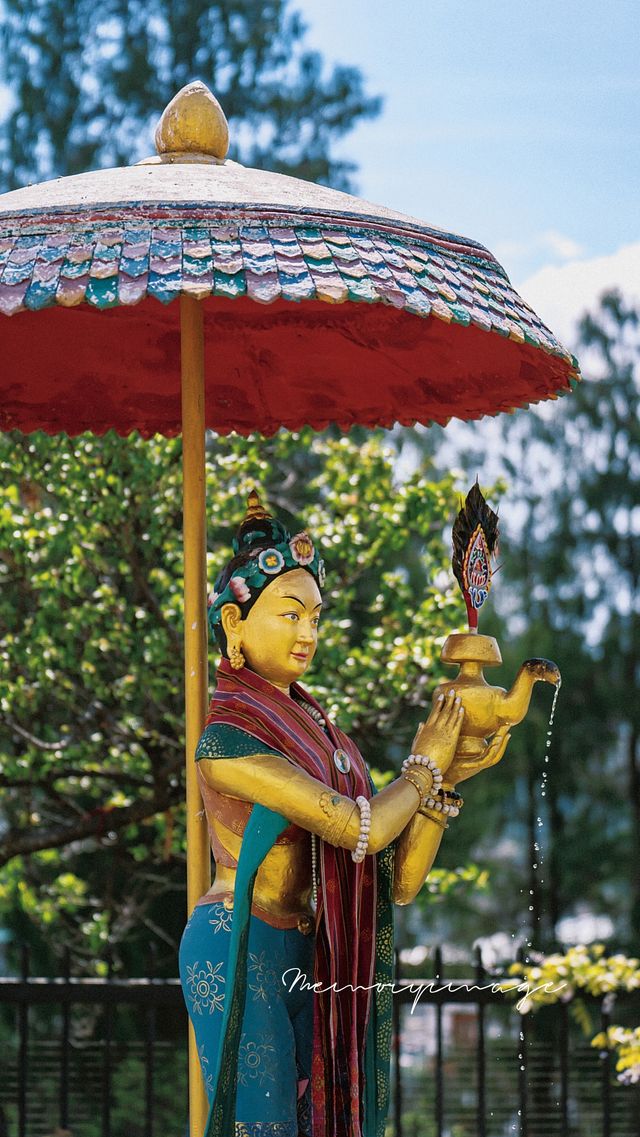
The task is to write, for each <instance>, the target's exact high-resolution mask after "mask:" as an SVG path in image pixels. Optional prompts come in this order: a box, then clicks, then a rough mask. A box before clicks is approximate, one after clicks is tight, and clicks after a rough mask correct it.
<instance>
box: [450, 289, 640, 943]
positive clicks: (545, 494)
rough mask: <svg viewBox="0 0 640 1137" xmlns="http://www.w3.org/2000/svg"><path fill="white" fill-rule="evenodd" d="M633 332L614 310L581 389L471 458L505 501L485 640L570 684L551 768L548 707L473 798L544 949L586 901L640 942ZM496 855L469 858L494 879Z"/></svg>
mask: <svg viewBox="0 0 640 1137" xmlns="http://www.w3.org/2000/svg"><path fill="white" fill-rule="evenodd" d="M638 319H639V316H638V313H637V312H636V311H635V310H634V309H633V308H632V307H629V306H628V305H627V304H625V302H624V300H623V299H622V297H621V296H620V295H618V294H617V293H611V294H608V295H605V296H604V297H603V298H602V300H601V303H600V305H599V308H598V309H597V310H596V311H595V312H594V313H592V314H590V315H587V316H585V317H584V319H583V320H582V321H581V323H580V327H579V342H580V348H581V350H579V352H578V354H579V356H581V357H582V359H583V367H584V370H585V373H586V376H587V377H586V378H585V379H584V381H583V382H582V383H581V384H580V385H579V386H577V387H576V388H575V390H574V391H573V392H572V394H571V395H570V396H568V397H567V398H565V399H563V400H562V401H561V402H559V403H556V404H553V405H550V406H548V407H545V408H544V409H542V410H541V411H540V412H536V413H534V414H532V413H531V412H527V413H525V412H519V413H517V414H516V415H514V416H513V417H512V418H508V419H507V418H505V419H503V420H502V421H501V422H500V423H496V424H493V425H492V433H491V438H490V441H489V442H488V443H487V444H486V447H482V448H477V447H476V448H475V450H474V453H473V454H470V453H467V454H466V455H465V462H466V463H467V464H468V465H469V466H470V468H479V469H483V468H485V469H486V468H490V469H491V470H492V472H493V473H494V474H495V473H501V474H502V475H503V476H504V477H505V479H506V481H507V483H508V485H509V494H508V498H507V504H506V506H505V510H504V525H503V530H504V533H503V537H504V539H503V542H502V554H501V559H502V561H503V562H504V567H503V570H502V572H501V573H500V574H499V576H498V577H497V578H496V587H495V593H494V596H495V601H496V605H497V609H498V611H497V613H495V612H494V614H493V615H492V617H491V618H490V619H489V620H488V621H485V622H484V624H483V630H486V631H493V632H494V633H495V634H496V635H497V636H498V638H499V641H500V643H501V645H502V646H503V655H504V656H505V663H506V664H507V667H508V673H511V674H512V673H513V670H515V667H516V665H517V663H518V662H520V661H521V660H522V659H524V658H525V657H526V656H533V655H541V656H548V657H550V658H552V659H554V660H555V661H556V662H557V663H558V664H559V666H560V668H561V671H562V674H563V687H562V691H561V694H560V699H559V702H558V711H557V715H556V723H555V730H554V734H553V737H552V740H551V750H550V753H549V762H548V763H546V762H545V760H544V755H545V746H544V739H545V729H546V715H545V712H544V709H543V708H544V705H545V704H544V700H542V699H541V698H540V697H538V698H537V699H536V700H535V702H534V707H533V710H532V713H530V715H529V717H528V719H527V721H526V722H525V723H524V724H523V725H522V726H520V727H519V728H518V729H517V731H514V734H513V738H512V740H511V743H510V745H509V751H508V754H507V757H506V758H505V760H504V762H503V763H502V764H501V766H500V767H498V768H497V769H496V770H495V771H494V772H493V773H492V776H491V779H486V780H485V779H478V780H477V783H474V785H473V787H472V789H471V790H470V792H469V794H468V795H467V796H468V797H469V799H470V801H471V799H472V800H473V815H474V818H475V817H476V815H477V813H478V811H479V812H482V811H483V807H484V804H485V801H486V802H487V803H488V801H489V799H490V801H491V804H492V808H493V809H494V810H495V809H496V806H497V808H498V812H497V814H496V813H494V825H495V829H494V836H493V840H494V843H495V844H496V845H497V846H498V847H500V846H505V844H508V842H509V841H511V843H512V850H513V851H512V853H511V859H512V863H513V865H514V867H515V868H516V873H517V879H519V882H520V883H519V885H518V886H517V887H515V888H514V890H513V891H512V892H511V894H510V892H509V890H508V889H505V890H503V892H502V896H503V898H504V905H503V907H502V911H503V912H504V911H509V910H511V916H510V920H509V922H511V923H512V924H517V922H518V921H519V920H520V921H522V922H526V924H527V925H528V926H529V930H530V935H531V938H532V939H533V941H534V942H535V943H536V944H537V945H538V946H546V945H550V944H552V943H553V941H554V936H555V927H556V925H557V922H558V920H559V919H560V918H561V917H562V916H564V915H567V914H570V913H572V912H574V911H575V909H576V901H578V902H580V903H583V904H584V905H585V906H587V907H589V908H590V909H591V910H592V911H594V912H596V913H598V912H599V913H601V914H603V915H605V914H606V915H609V916H611V917H612V918H613V919H614V921H615V923H616V936H617V940H618V942H620V941H622V942H625V941H626V942H628V943H629V944H630V945H631V944H632V943H633V942H634V941H635V942H637V937H638V934H639V933H640V844H639V841H640V753H639V737H640V708H639V706H638V700H637V698H636V697H635V692H636V690H637V686H638V681H639V679H640V646H639V645H640V634H639V633H640V609H639V604H638V597H639V595H640V523H639V520H638V518H639V515H640V426H639V411H640V398H639V392H638ZM463 449H464V448H463ZM496 456H498V459H496ZM474 463H475V465H474ZM514 783H515V788H513V787H514ZM516 850H519V852H516ZM541 851H542V853H543V859H542V861H541V858H540V855H539V854H540V852H541ZM485 852H486V844H485V845H483V844H482V842H478V844H476V845H475V846H473V849H472V855H473V856H474V857H475V859H477V860H479V861H481V862H482V863H483V864H484V863H485ZM514 854H515V855H514ZM534 866H535V867H534ZM525 873H526V874H528V880H525V878H524V874H525ZM514 884H515V881H514ZM523 884H524V887H523Z"/></svg>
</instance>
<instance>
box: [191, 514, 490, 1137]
mask: <svg viewBox="0 0 640 1137" xmlns="http://www.w3.org/2000/svg"><path fill="white" fill-rule="evenodd" d="M234 554H235V555H234V557H233V559H232V560H231V561H230V563H229V564H228V565H227V566H226V568H225V569H224V571H223V572H222V574H221V576H220V577H219V579H218V582H217V585H216V589H217V591H216V593H215V594H214V596H213V597H212V603H211V607H210V615H209V620H210V625H211V628H212V630H213V632H214V634H215V636H216V639H217V641H218V644H219V646H220V648H221V651H222V656H223V658H222V661H221V664H220V667H219V670H218V676H217V687H216V691H215V694H214V697H213V700H212V703H211V707H210V713H209V716H208V719H207V725H206V727H205V730H204V733H203V735H202V737H201V740H200V744H199V746H198V751H197V755H196V757H197V760H198V771H199V778H200V783H201V789H202V796H203V800H204V805H205V810H206V815H207V821H208V826H209V831H210V836H211V846H212V850H213V854H214V857H215V861H216V875H215V882H214V884H213V885H212V887H211V888H210V890H209V891H208V892H207V894H206V895H205V896H203V897H202V898H201V900H200V901H199V903H198V904H197V905H196V908H195V910H194V912H193V914H192V915H191V918H190V920H189V923H188V924H187V928H186V929H185V934H184V937H183V941H182V946H181V960H180V965H181V977H182V982H183V988H184V992H185V999H186V1002H187V1007H188V1010H189V1014H190V1017H191V1021H192V1023H193V1025H194V1028H195V1034H196V1040H197V1044H198V1050H199V1054H200V1059H201V1064H202V1070H203V1075H204V1080H205V1085H206V1088H207V1093H208V1095H209V1099H210V1106H211V1108H210V1114H209V1120H208V1123H207V1132H206V1137H229V1134H231V1133H233V1134H234V1137H300V1135H303V1137H311V1135H313V1137H381V1134H382V1133H383V1132H384V1120H385V1116H386V1111H387V1106H388V1064H389V1049H390V1039H391V1024H390V997H391V996H390V988H391V980H392V971H391V969H392V906H393V904H409V903H410V902H411V901H412V900H413V899H414V898H415V896H416V895H417V893H418V892H419V890H420V889H421V887H422V885H423V884H424V882H425V880H426V877H427V875H428V873H429V871H430V869H431V866H432V865H433V862H434V859H435V857H436V854H437V852H438V848H439V846H440V842H441V840H442V837H443V834H444V831H445V830H446V829H447V827H448V819H449V818H453V817H455V816H457V814H458V813H459V811H460V808H461V807H462V804H463V802H462V798H461V797H460V794H459V793H458V791H457V790H456V785H457V783H458V781H461V780H463V779H464V778H467V777H470V776H471V775H472V774H475V773H477V772H479V771H480V770H481V769H485V768H486V767H488V766H491V765H493V764H495V762H497V761H498V760H499V759H500V758H501V757H502V754H503V753H504V750H505V747H506V744H507V741H508V734H507V733H506V724H507V720H506V719H503V720H501V722H500V724H496V726H494V728H493V731H490V730H488V729H486V727H487V725H490V724H488V723H487V722H486V721H485V719H486V716H485V718H483V719H482V725H483V729H484V732H485V734H486V735H490V734H493V735H494V737H493V739H490V740H489V741H488V742H485V741H484V739H483V745H482V748H481V753H480V752H478V749H477V748H476V752H475V754H474V760H473V762H470V756H469V753H468V746H466V745H463V742H464V734H463V732H464V723H465V710H464V694H463V693H461V692H460V691H459V690H458V685H459V682H460V680H459V679H458V681H457V683H456V685H449V686H448V687H446V688H445V689H444V690H441V691H439V692H438V693H437V694H436V696H435V699H434V705H433V709H432V711H431V713H430V715H429V717H428V718H427V720H426V722H424V723H423V724H422V725H421V726H420V728H419V729H418V732H417V734H416V736H415V738H414V741H413V745H412V752H411V754H410V755H409V756H407V758H406V760H405V762H404V763H403V768H402V772H401V773H400V775H399V777H397V778H396V779H395V780H394V781H393V782H391V783H390V784H389V785H387V786H386V787H385V788H384V789H383V790H381V791H380V792H379V793H376V791H375V787H374V786H373V783H372V781H371V778H370V775H369V771H368V768H367V765H366V762H365V761H364V759H363V757H362V756H361V754H360V753H359V751H358V750H357V748H356V746H355V745H354V743H353V742H351V740H350V739H349V738H347V736H346V735H344V734H343V733H342V732H341V731H340V730H339V728H338V727H337V726H336V725H335V724H334V723H332V722H331V720H330V719H329V717H328V716H327V714H326V713H325V711H323V709H322V708H321V707H320V706H319V705H318V703H317V702H316V701H315V699H313V697H312V696H311V695H310V694H309V693H308V692H307V691H306V690H305V689H304V688H303V687H302V686H301V685H300V679H301V678H302V676H303V675H304V673H305V672H306V670H307V668H308V667H309V665H310V664H311V662H312V660H313V658H314V655H315V652H316V647H317V644H318V629H319V624H320V614H321V610H322V592H321V589H322V586H323V584H324V566H323V563H322V560H321V558H320V556H319V554H318V552H317V550H316V549H315V547H314V545H313V542H312V540H311V538H310V537H309V536H308V535H307V534H306V533H298V534H296V535H295V536H293V537H292V536H290V535H289V534H288V533H287V532H286V530H285V529H284V527H283V526H282V525H281V524H280V523H279V522H278V521H277V520H275V519H274V518H273V517H271V516H270V515H269V514H268V513H267V511H266V510H265V509H263V508H262V506H261V505H260V503H259V501H258V498H257V495H256V494H255V493H253V494H252V495H251V497H250V499H249V509H248V512H247V516H246V517H245V520H244V521H243V523H242V525H241V527H240V529H239V531H238V535H237V537H236V540H235V542H234ZM480 638H481V637H478V639H480ZM476 678H477V676H476ZM482 683H484V680H482V681H481V685H482ZM463 685H464V684H463ZM484 686H485V687H486V684H484ZM468 687H469V693H470V697H471V701H472V702H473V704H474V708H476V707H477V706H478V705H479V700H478V695H477V692H476V691H474V690H472V688H473V687H474V684H468ZM486 690H487V692H488V691H491V690H492V689H491V688H486ZM498 725H500V729H497V727H498ZM494 732H495V733H494Z"/></svg>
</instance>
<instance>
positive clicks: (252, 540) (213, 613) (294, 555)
mask: <svg viewBox="0 0 640 1137" xmlns="http://www.w3.org/2000/svg"><path fill="white" fill-rule="evenodd" d="M233 553H234V556H233V558H232V560H231V561H230V562H229V564H228V565H227V566H226V567H225V568H224V569H223V571H222V572H221V573H220V576H219V577H218V579H217V581H216V583H215V588H214V591H213V592H212V594H211V595H210V597H209V627H210V628H211V630H212V631H213V630H214V629H215V628H216V627H217V626H219V625H220V623H221V621H222V609H223V607H224V605H225V604H237V605H238V606H239V608H240V610H241V611H242V614H243V616H244V615H245V614H246V611H248V608H249V607H250V606H251V605H252V604H253V603H254V601H255V600H257V598H258V596H259V595H260V593H261V592H262V590H263V589H264V588H266V586H267V584H269V583H270V582H271V581H272V580H275V578H276V577H278V576H281V575H282V573H285V572H291V570H292V569H297V568H304V569H306V570H307V572H310V573H311V575H312V576H313V577H314V579H315V580H316V582H317V584H318V586H319V587H320V588H322V587H323V586H324V582H325V571H324V562H323V560H322V558H321V556H320V554H319V552H318V550H317V549H316V547H315V545H314V543H313V541H312V540H311V537H310V536H309V534H308V533H305V532H304V531H303V532H300V533H296V534H295V535H294V536H291V534H290V533H288V532H287V530H286V529H285V527H284V525H283V524H282V522H280V521H278V520H277V519H276V518H275V517H273V516H272V515H271V514H270V513H268V511H267V510H266V509H265V508H264V507H263V505H262V504H261V502H260V498H259V497H258V494H257V492H256V490H252V491H251V493H250V494H249V498H248V501H247V512H246V515H245V517H244V520H243V522H242V524H241V525H240V528H239V529H238V532H237V534H236V536H235V538H234V540H233ZM245 605H246V606H247V608H246V611H243V609H245Z"/></svg>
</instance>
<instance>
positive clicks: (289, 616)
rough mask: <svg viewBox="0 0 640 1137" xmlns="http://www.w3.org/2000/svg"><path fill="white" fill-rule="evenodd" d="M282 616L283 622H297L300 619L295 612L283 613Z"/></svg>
mask: <svg viewBox="0 0 640 1137" xmlns="http://www.w3.org/2000/svg"><path fill="white" fill-rule="evenodd" d="M283 616H284V618H285V620H299V619H300V617H299V616H298V613H297V612H283Z"/></svg>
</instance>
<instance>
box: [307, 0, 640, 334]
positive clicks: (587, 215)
mask: <svg viewBox="0 0 640 1137" xmlns="http://www.w3.org/2000/svg"><path fill="white" fill-rule="evenodd" d="M292 6H293V7H294V8H296V9H297V10H298V11H300V12H301V13H302V15H303V17H304V19H305V21H306V24H307V28H308V31H307V37H306V39H307V43H308V46H309V47H315V48H318V49H319V50H320V51H321V52H322V53H323V55H324V56H325V57H326V59H327V61H328V62H329V61H331V62H340V63H347V64H355V65H357V66H358V67H359V68H360V69H361V70H362V72H363V73H364V76H365V78H366V81H367V90H368V91H369V92H370V93H371V94H381V95H383V96H384V109H383V112H382V114H381V115H380V116H379V117H378V118H377V119H374V120H372V121H370V122H366V123H363V124H362V125H360V126H358V127H356V129H355V130H354V131H352V132H351V133H350V134H349V135H348V137H347V138H346V139H344V140H343V142H342V143H341V144H340V146H339V147H338V152H339V153H340V154H341V155H345V156H348V157H350V158H352V159H353V160H354V161H355V162H356V163H357V164H358V167H359V172H358V174H357V190H358V193H359V194H360V195H361V196H362V197H366V198H368V199H369V200H371V201H374V202H377V203H379V204H382V205H388V206H391V207H392V208H394V209H399V210H401V211H403V212H405V213H409V214H411V215H413V216H415V217H418V218H421V219H422V220H424V221H427V222H429V223H431V224H433V225H437V226H439V227H441V228H445V229H449V230H452V231H454V232H457V233H462V234H464V235H466V236H469V237H473V238H475V239H477V240H479V241H480V242H481V243H482V244H484V245H486V246H487V247H488V248H489V249H490V250H491V251H492V252H493V253H494V254H495V255H496V256H497V257H498V259H499V260H500V261H501V262H502V264H503V265H504V267H505V268H506V270H507V272H508V274H509V276H510V278H511V280H512V281H513V283H514V284H515V285H516V287H517V288H518V290H519V291H520V292H521V294H522V295H523V296H524V297H525V298H526V299H527V300H528V301H529V303H531V304H532V305H533V307H534V308H535V309H536V310H537V311H538V312H539V314H540V316H541V317H542V318H543V319H544V320H545V321H546V322H547V323H548V324H549V325H550V326H551V328H552V329H553V331H554V332H556V334H557V335H558V336H559V337H560V338H561V339H563V340H564V342H565V343H566V344H567V346H569V347H573V346H574V341H573V334H574V327H575V322H576V320H577V318H578V316H579V315H580V314H581V312H582V311H584V310H585V309H586V308H587V307H590V306H592V305H593V303H594V301H595V300H596V298H597V296H598V295H599V294H600V292H601V291H603V290H604V289H605V288H607V287H611V286H613V285H618V286H619V287H620V288H621V289H622V291H623V292H624V293H625V294H626V295H628V296H629V297H635V298H637V299H640V194H639V189H640V139H639V137H638V136H639V133H640V67H639V66H638V59H639V58H640V5H638V3H637V0H610V2H609V3H608V4H606V5H603V4H601V3H598V4H596V3H594V2H593V0H582V2H581V3H578V2H576V0H554V2H553V3H550V2H549V0H535V2H533V3H532V2H531V0H526V2H524V0H512V2H510V3H507V2H505V0H484V2H483V3H479V2H476V0H466V2H458V3H447V2H446V0H444V2H443V0H440V2H439V3H434V2H433V0H421V2H418V0H393V2H391V0H322V2H320V0H292Z"/></svg>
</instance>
